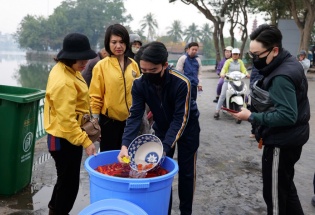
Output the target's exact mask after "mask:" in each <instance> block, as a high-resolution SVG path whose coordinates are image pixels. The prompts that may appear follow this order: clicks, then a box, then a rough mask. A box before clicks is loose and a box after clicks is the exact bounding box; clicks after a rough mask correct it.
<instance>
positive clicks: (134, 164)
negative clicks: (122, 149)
mask: <svg viewBox="0 0 315 215" xmlns="http://www.w3.org/2000/svg"><path fill="white" fill-rule="evenodd" d="M128 155H129V158H130V163H129V165H130V167H131V168H132V169H134V170H136V171H138V165H139V164H142V166H143V167H145V166H147V165H149V164H153V166H152V167H151V168H146V169H145V170H143V171H149V170H151V169H153V168H154V167H155V166H156V165H158V164H159V162H160V161H161V158H162V156H163V144H162V142H161V140H160V139H159V138H158V137H157V136H155V135H153V134H143V135H140V136H138V137H136V138H135V139H134V140H133V141H132V142H131V144H130V145H129V147H128Z"/></svg>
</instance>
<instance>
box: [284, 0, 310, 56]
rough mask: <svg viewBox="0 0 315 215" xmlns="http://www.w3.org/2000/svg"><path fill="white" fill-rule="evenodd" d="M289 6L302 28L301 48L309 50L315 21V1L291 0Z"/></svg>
mask: <svg viewBox="0 0 315 215" xmlns="http://www.w3.org/2000/svg"><path fill="white" fill-rule="evenodd" d="M289 8H290V11H291V14H292V16H293V18H294V21H295V23H296V25H297V26H298V28H299V30H300V35H301V40H300V50H301V49H304V50H306V51H308V47H309V42H310V39H311V34H312V30H313V28H314V22H315V13H314V11H315V1H313V0H290V1H289Z"/></svg>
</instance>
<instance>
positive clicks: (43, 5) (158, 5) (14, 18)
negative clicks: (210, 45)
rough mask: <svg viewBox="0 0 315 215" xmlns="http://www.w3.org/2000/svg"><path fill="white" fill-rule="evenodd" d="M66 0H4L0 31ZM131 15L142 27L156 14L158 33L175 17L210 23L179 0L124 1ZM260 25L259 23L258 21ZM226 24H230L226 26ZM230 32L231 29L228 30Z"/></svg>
mask: <svg viewBox="0 0 315 215" xmlns="http://www.w3.org/2000/svg"><path fill="white" fill-rule="evenodd" d="M62 1H63V0H27V1H25V0H7V1H3V2H1V12H0V32H1V33H2V34H5V33H14V32H15V31H16V30H17V28H18V25H19V23H20V22H21V20H22V19H23V17H25V16H26V15H27V14H30V15H37V16H40V15H42V16H44V17H46V18H47V17H48V16H49V15H51V14H52V13H53V11H54V9H55V8H56V7H58V6H59V5H60V4H61V2H62ZM124 5H125V8H126V10H127V13H128V14H131V15H132V17H133V21H132V22H130V23H129V24H130V26H131V28H132V29H133V30H137V29H139V26H140V21H141V20H142V19H143V17H144V16H145V15H147V14H148V13H152V14H154V17H155V19H156V20H157V22H158V24H159V30H158V32H157V33H158V35H163V34H165V33H166V31H167V30H168V28H169V27H170V26H171V24H172V22H173V21H174V20H180V21H181V22H182V25H183V26H184V27H185V28H186V27H188V26H189V25H191V24H192V23H193V22H194V23H195V24H196V25H198V26H200V27H201V26H202V25H203V24H205V23H209V24H210V25H211V22H210V21H209V20H207V19H206V18H205V16H204V15H203V14H201V13H200V12H199V11H198V10H197V9H196V8H195V6H193V5H186V4H184V3H183V2H181V1H180V0H178V1H177V2H175V3H169V2H168V0H124ZM253 19H254V17H253V16H249V27H250V29H251V26H252V20H253ZM258 24H260V23H258ZM226 27H227V26H226ZM225 31H226V32H228V29H225Z"/></svg>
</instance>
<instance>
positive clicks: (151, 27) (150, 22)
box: [140, 13, 159, 41]
mask: <svg viewBox="0 0 315 215" xmlns="http://www.w3.org/2000/svg"><path fill="white" fill-rule="evenodd" d="M140 23H141V30H142V31H144V30H145V29H147V31H148V34H147V35H148V36H147V40H148V41H153V40H154V36H155V35H156V30H155V29H156V28H158V27H159V25H158V23H157V21H156V19H155V18H154V14H152V13H148V14H147V15H145V16H144V18H143V19H142V20H141V22H140Z"/></svg>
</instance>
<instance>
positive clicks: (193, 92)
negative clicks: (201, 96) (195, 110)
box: [190, 86, 198, 101]
mask: <svg viewBox="0 0 315 215" xmlns="http://www.w3.org/2000/svg"><path fill="white" fill-rule="evenodd" d="M197 91H198V90H197V86H192V87H191V94H190V95H191V99H192V100H195V101H196V100H197Z"/></svg>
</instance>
